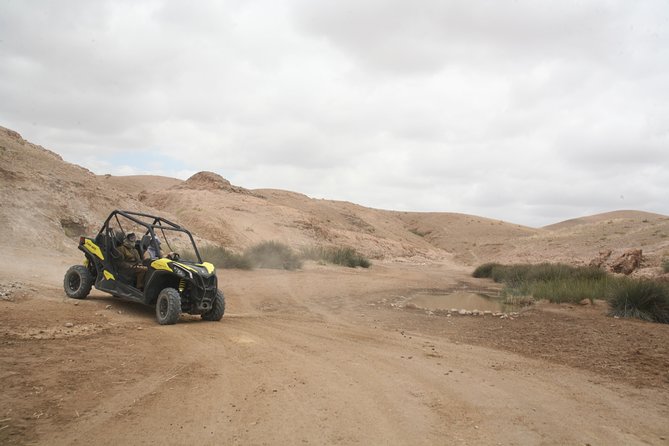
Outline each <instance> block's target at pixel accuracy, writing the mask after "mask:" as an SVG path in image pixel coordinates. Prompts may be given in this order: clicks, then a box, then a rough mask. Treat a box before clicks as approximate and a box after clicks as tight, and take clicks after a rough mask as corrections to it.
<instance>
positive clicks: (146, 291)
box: [63, 210, 225, 325]
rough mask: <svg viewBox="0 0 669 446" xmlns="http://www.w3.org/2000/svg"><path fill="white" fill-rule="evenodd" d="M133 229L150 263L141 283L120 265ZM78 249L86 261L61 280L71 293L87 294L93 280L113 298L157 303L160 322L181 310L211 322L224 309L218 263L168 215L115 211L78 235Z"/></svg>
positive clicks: (78, 296)
mask: <svg viewBox="0 0 669 446" xmlns="http://www.w3.org/2000/svg"><path fill="white" fill-rule="evenodd" d="M130 233H134V234H136V237H137V241H136V243H135V246H134V249H136V250H137V252H138V254H139V259H143V264H144V266H145V267H146V268H142V269H143V270H145V271H146V274H145V276H144V280H143V283H141V284H140V283H137V282H136V280H137V277H136V275H134V274H132V272H131V273H128V271H127V270H124V268H122V266H121V263H122V262H123V255H122V253H121V245H122V244H123V241H124V240H125V239H126V235H127V234H130ZM161 238H162V242H161ZM161 244H162V245H166V246H167V247H168V248H169V250H170V255H169V257H168V256H162V255H161V251H160V246H161ZM79 249H80V250H81V251H83V252H84V255H85V257H86V258H85V260H84V264H83V265H75V266H72V267H70V269H68V270H67V273H65V279H64V281H63V286H64V288H65V293H66V294H67V295H68V296H69V297H71V298H74V299H84V298H86V297H87V296H88V294H89V293H90V291H91V287H92V286H93V285H95V288H97V289H98V290H100V291H104V292H107V293H110V294H112V295H113V296H115V297H119V298H122V299H125V300H130V301H134V302H140V303H143V304H145V305H152V306H153V305H155V308H156V318H157V319H158V323H160V324H162V325H168V324H174V323H176V322H177V320H178V319H179V316H180V314H181V313H189V314H199V315H201V317H202V319H204V320H207V321H220V320H221V318H222V317H223V313H225V298H224V296H223V293H222V292H221V291H220V290H219V289H218V280H217V278H216V271H215V268H214V265H212V264H211V263H208V262H203V261H202V258H201V257H200V252H199V251H198V249H197V245H196V244H195V240H194V239H193V236H192V235H191V233H190V232H188V230H186V229H184V228H182V227H181V226H179V225H177V224H175V223H172V222H170V221H168V220H166V219H164V218H161V217H157V216H154V215H149V214H142V213H137V212H130V211H120V210H115V211H113V212H112V213H111V214H110V215H109V217H108V218H107V220H105V222H104V224H103V225H102V228H100V231H99V232H98V234H97V235H96V236H95V237H94V238H89V237H81V238H80V239H79Z"/></svg>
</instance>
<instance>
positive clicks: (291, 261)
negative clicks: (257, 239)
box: [244, 241, 302, 270]
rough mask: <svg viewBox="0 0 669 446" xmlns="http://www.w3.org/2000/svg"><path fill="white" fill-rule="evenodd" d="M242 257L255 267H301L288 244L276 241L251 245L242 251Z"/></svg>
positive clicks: (289, 268)
mask: <svg viewBox="0 0 669 446" xmlns="http://www.w3.org/2000/svg"><path fill="white" fill-rule="evenodd" d="M244 257H246V258H247V259H248V260H249V261H250V262H251V265H253V266H254V267H257V268H272V269H287V270H294V269H298V268H301V267H302V261H301V260H300V258H299V257H298V256H297V255H296V254H295V252H293V250H292V249H291V248H290V246H288V245H285V244H283V243H280V242H276V241H267V242H262V243H259V244H257V245H255V246H252V247H251V248H249V249H247V250H246V252H244Z"/></svg>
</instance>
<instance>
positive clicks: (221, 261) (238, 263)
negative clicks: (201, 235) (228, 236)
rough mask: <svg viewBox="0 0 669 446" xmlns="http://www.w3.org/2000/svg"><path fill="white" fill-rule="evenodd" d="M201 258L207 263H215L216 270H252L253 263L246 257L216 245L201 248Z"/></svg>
mask: <svg viewBox="0 0 669 446" xmlns="http://www.w3.org/2000/svg"><path fill="white" fill-rule="evenodd" d="M200 256H201V257H202V259H203V260H204V261H205V262H210V263H213V264H214V266H216V268H225V269H232V268H237V269H251V267H252V265H251V261H250V260H249V259H248V258H247V257H246V256H244V255H241V254H237V253H235V252H232V251H231V250H229V249H226V248H223V247H221V246H216V245H208V246H204V247H202V248H200Z"/></svg>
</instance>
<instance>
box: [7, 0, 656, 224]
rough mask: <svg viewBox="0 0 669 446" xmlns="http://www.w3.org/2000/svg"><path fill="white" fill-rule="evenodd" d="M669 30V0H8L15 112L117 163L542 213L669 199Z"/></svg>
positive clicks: (107, 165) (325, 191) (96, 165)
mask: <svg viewBox="0 0 669 446" xmlns="http://www.w3.org/2000/svg"><path fill="white" fill-rule="evenodd" d="M667 24H669V6H667V4H666V3H665V2H663V1H660V0H656V1H647V2H626V1H622V0H619V1H612V2H611V1H603V0H602V1H597V0H595V1H591V2H580V1H566V2H565V1H560V2H558V1H551V2H541V3H537V2H534V1H530V0H518V1H502V2H499V1H490V2H488V1H486V2H475V3H473V2H469V1H464V0H462V1H452V2H440V1H436V0H425V1H421V2H418V3H416V2H413V3H411V2H404V1H400V0H384V1H383V2H381V1H378V0H371V1H365V2H355V1H352V0H343V1H341V0H339V1H336V2H335V1H331V0H328V1H321V2H308V1H305V0H284V1H269V0H267V1H254V2H242V1H238V0H235V1H225V2H218V1H202V2H197V3H194V4H189V5H185V4H183V3H181V2H177V1H168V0H165V1H161V0H151V1H149V0H144V1H113V2H112V1H99V2H87V1H81V0H79V1H77V0H72V1H66V2H58V3H57V4H56V3H53V2H47V1H42V2H39V1H38V2H20V1H11V0H8V1H6V2H3V3H2V4H1V5H0V103H2V104H3V106H2V107H0V125H4V126H7V127H10V128H13V129H15V130H17V131H19V132H21V133H22V134H23V136H24V137H26V138H27V139H29V140H31V141H33V142H36V143H38V144H42V145H44V146H46V147H48V148H51V149H54V150H56V151H57V152H59V153H60V154H62V155H63V157H64V158H65V159H67V160H68V161H75V162H78V163H79V164H82V165H84V166H86V167H89V168H91V169H92V170H94V171H96V172H97V173H107V172H111V173H117V174H118V173H122V172H126V173H156V174H170V175H178V176H180V177H184V176H185V175H187V174H189V173H190V172H195V171H198V170H215V171H217V172H219V173H221V174H222V175H224V176H226V177H227V178H228V179H230V180H231V181H232V182H233V183H236V184H239V185H241V186H245V187H274V188H284V189H290V190H295V191H298V192H303V193H307V194H310V195H313V196H318V197H324V198H333V199H346V200H349V201H353V202H357V203H360V204H363V205H368V206H374V207H381V208H396V209H406V210H423V211H427V210H430V211H457V212H467V213H473V214H479V215H483V216H488V217H493V218H503V219H505V220H509V221H512V222H518V223H524V224H530V225H542V224H548V223H552V222H555V221H557V220H561V219H567V218H572V217H575V216H579V215H584V214H587V213H591V212H599V211H604V210H612V209H617V208H638V209H645V210H650V211H655V212H663V213H667V214H669V204H667V203H666V202H665V197H666V190H667V187H668V186H669V181H668V180H666V178H669V151H667V150H666V148H667V146H668V144H667V143H669V85H668V84H669V76H668V74H669V73H668V71H669V26H667ZM157 154H160V155H159V157H160V158H161V159H162V161H161V160H156V157H157V156H158V155H157ZM127 156H133V157H136V158H137V159H138V160H139V161H138V162H134V163H128V161H127V159H126V157H127ZM621 196H623V197H624V199H621V198H620V197H621Z"/></svg>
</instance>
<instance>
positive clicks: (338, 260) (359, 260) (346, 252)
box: [301, 246, 372, 268]
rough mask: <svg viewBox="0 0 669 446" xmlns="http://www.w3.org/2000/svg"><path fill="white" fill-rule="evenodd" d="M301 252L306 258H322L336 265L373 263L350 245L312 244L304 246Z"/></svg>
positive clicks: (317, 259) (366, 266)
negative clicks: (324, 245) (349, 246)
mask: <svg viewBox="0 0 669 446" xmlns="http://www.w3.org/2000/svg"><path fill="white" fill-rule="evenodd" d="M301 254H302V258H304V259H308V260H316V261H319V260H321V261H325V262H329V263H334V264H336V265H343V266H348V267H349V268H355V267H357V266H360V267H362V268H369V267H370V266H371V265H372V264H371V262H370V261H369V260H368V259H367V258H365V257H364V256H363V255H362V254H360V253H359V252H357V251H356V250H355V249H353V248H348V247H323V246H310V247H306V248H302V251H301Z"/></svg>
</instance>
